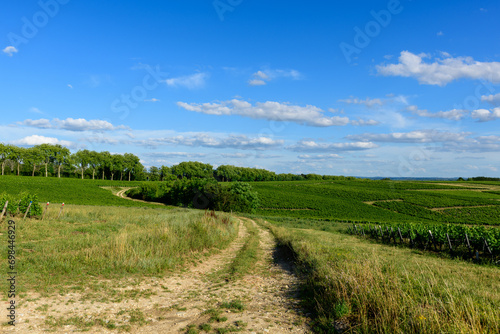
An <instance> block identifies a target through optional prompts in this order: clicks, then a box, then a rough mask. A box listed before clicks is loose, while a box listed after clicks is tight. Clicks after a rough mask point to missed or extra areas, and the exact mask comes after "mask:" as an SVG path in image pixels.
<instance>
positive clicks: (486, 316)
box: [266, 224, 500, 333]
mask: <svg viewBox="0 0 500 334" xmlns="http://www.w3.org/2000/svg"><path fill="white" fill-rule="evenodd" d="M266 225H267V226H268V227H269V228H270V229H271V230H272V232H273V233H274V235H275V236H276V237H277V239H278V240H279V242H280V243H281V244H282V245H284V246H286V247H288V248H289V249H291V250H292V251H293V253H294V254H295V257H296V262H297V263H298V265H299V268H300V270H301V272H302V273H303V275H304V276H305V277H306V279H307V280H306V286H305V293H306V295H305V296H304V300H305V303H306V305H307V308H308V309H309V310H314V312H315V317H316V318H315V322H314V325H313V327H314V328H315V330H316V331H317V332H319V333H335V332H336V331H337V332H342V331H343V330H347V329H348V330H349V332H354V333H498V332H499V330H500V312H498V310H499V309H500V271H499V269H498V268H494V267H483V266H477V265H473V264H469V263H464V262H460V261H453V260H446V259H439V258H435V257H429V256H424V255H422V254H421V253H420V252H419V251H414V250H409V249H402V248H398V247H392V246H387V245H379V244H374V243H370V242H366V241H364V240H360V239H358V238H356V237H352V236H348V235H343V234H339V233H335V232H333V233H332V232H325V231H318V230H311V229H294V228H286V227H277V226H276V224H266ZM282 225H283V224H282ZM340 228H341V227H340V226H330V229H331V231H334V230H335V229H340Z"/></svg>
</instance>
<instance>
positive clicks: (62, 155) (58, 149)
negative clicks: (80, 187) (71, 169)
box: [54, 145, 71, 178]
mask: <svg viewBox="0 0 500 334" xmlns="http://www.w3.org/2000/svg"><path fill="white" fill-rule="evenodd" d="M70 157H71V152H70V151H69V149H67V148H66V147H63V146H61V145H55V146H54V164H55V165H56V167H57V177H58V178H61V168H62V166H64V165H69V164H70Z"/></svg>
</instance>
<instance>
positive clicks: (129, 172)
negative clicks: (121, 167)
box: [128, 172, 130, 182]
mask: <svg viewBox="0 0 500 334" xmlns="http://www.w3.org/2000/svg"><path fill="white" fill-rule="evenodd" d="M128 181H129V182H130V172H128Z"/></svg>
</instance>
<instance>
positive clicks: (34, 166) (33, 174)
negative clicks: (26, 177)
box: [31, 165, 36, 176]
mask: <svg viewBox="0 0 500 334" xmlns="http://www.w3.org/2000/svg"><path fill="white" fill-rule="evenodd" d="M35 168H36V165H33V173H32V174H31V176H35Z"/></svg>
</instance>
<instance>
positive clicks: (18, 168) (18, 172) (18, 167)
mask: <svg viewBox="0 0 500 334" xmlns="http://www.w3.org/2000/svg"><path fill="white" fill-rule="evenodd" d="M20 166H21V163H20V162H18V163H17V176H19V174H20V169H21V167H20Z"/></svg>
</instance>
